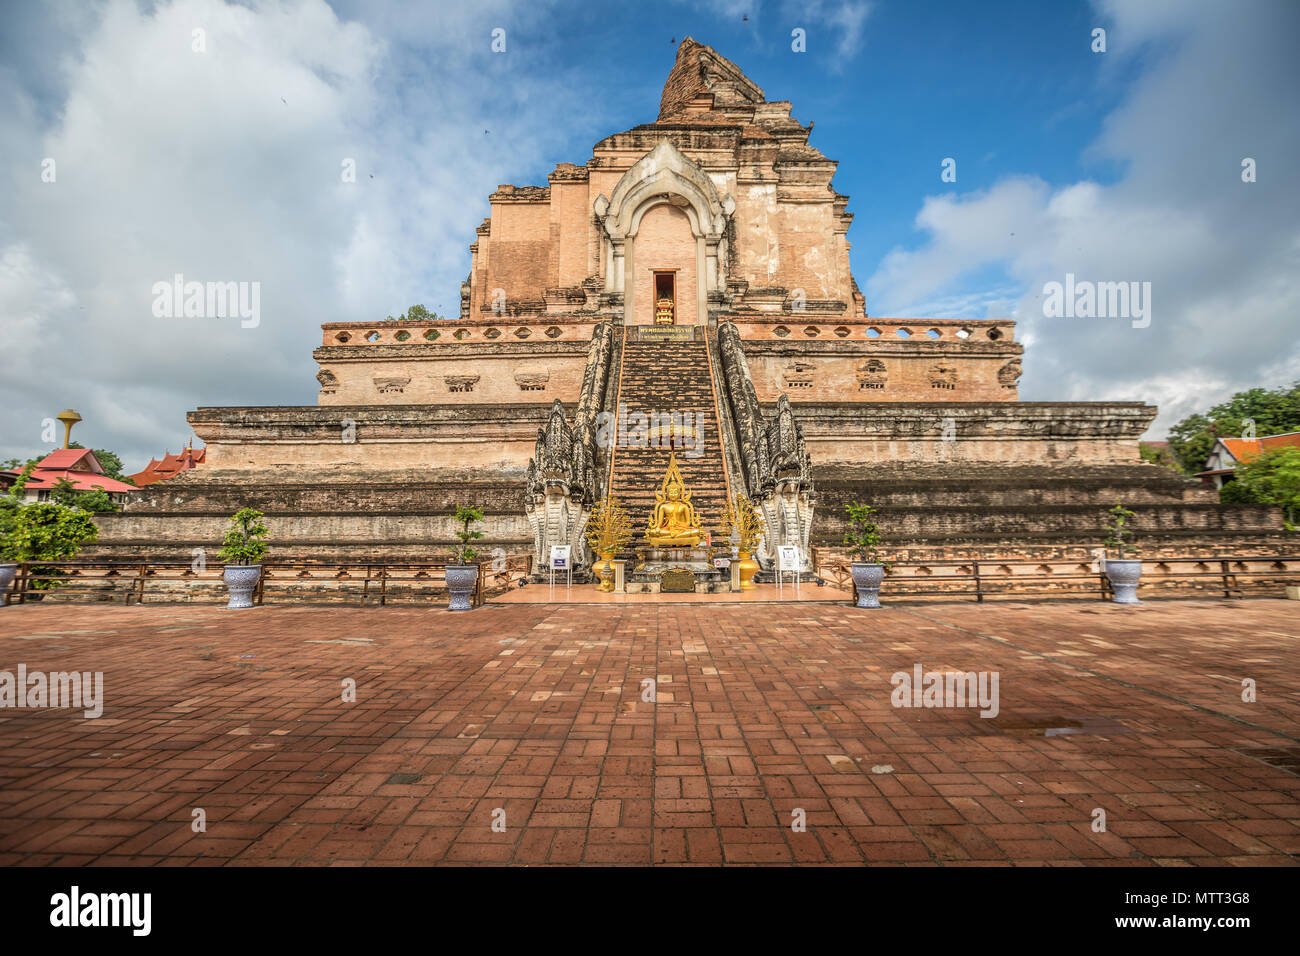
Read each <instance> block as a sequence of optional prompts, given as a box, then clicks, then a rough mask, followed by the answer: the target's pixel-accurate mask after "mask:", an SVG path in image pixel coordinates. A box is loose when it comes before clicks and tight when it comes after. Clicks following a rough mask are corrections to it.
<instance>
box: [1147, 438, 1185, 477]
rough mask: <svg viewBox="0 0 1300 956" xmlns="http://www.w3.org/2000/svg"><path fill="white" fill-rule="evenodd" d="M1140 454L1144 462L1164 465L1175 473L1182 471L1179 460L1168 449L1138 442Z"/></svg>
mask: <svg viewBox="0 0 1300 956" xmlns="http://www.w3.org/2000/svg"><path fill="white" fill-rule="evenodd" d="M1138 454H1139V455H1141V457H1142V460H1143V461H1147V462H1150V463H1151V464H1153V465H1163V466H1164V467H1166V468H1172V469H1173V470H1174V471H1181V470H1182V469H1181V468H1180V466H1179V464H1178V459H1177V458H1175V457H1174V455H1173V452H1171V451H1170V450H1169V449H1168V448H1167V447H1157V446H1155V445H1151V444H1148V443H1147V442H1138ZM1197 470H1198V471H1199V470H1200V469H1197Z"/></svg>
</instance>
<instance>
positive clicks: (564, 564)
mask: <svg viewBox="0 0 1300 956" xmlns="http://www.w3.org/2000/svg"><path fill="white" fill-rule="evenodd" d="M572 550H573V546H572V545H568V544H553V545H551V561H550V565H551V566H550V569H549V570H550V578H551V587H552V588H553V587H555V573H556V572H557V571H558V572H559V573H560V576H561V577H563V578H564V586H565V587H566V588H571V587H573V562H572V561H571V560H569V557H570V552H571V551H572Z"/></svg>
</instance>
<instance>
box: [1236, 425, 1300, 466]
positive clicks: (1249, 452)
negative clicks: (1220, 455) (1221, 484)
mask: <svg viewBox="0 0 1300 956" xmlns="http://www.w3.org/2000/svg"><path fill="white" fill-rule="evenodd" d="M1219 441H1221V442H1223V446H1224V447H1225V448H1227V449H1228V451H1229V452H1231V453H1232V457H1233V458H1235V459H1237V461H1240V462H1247V461H1250V460H1251V459H1252V458H1255V457H1256V456H1258V455H1261V454H1263V453H1264V452H1266V451H1270V450H1272V449H1275V448H1300V432H1287V433H1286V434H1284V435H1268V436H1266V437H1264V438H1253V439H1247V438H1220V439H1219Z"/></svg>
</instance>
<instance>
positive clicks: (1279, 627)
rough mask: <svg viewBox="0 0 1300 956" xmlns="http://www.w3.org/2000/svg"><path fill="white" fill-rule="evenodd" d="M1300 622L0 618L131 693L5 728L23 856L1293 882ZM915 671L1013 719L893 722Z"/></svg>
mask: <svg viewBox="0 0 1300 956" xmlns="http://www.w3.org/2000/svg"><path fill="white" fill-rule="evenodd" d="M1296 620H1297V605H1295V604H1293V603H1289V602H1285V601H1265V600H1260V601H1249V602H1235V603H1232V604H1227V603H1219V602H1204V601H1202V602H1192V601H1179V602H1168V603H1151V604H1147V605H1144V606H1142V607H1139V608H1119V607H1114V606H1110V605H1103V604H1098V605H1095V606H1091V607H1089V606H1080V605H1061V604H1058V605H1051V604H1038V605H1019V606H1006V605H1003V606H973V605H944V606H927V607H915V608H904V607H893V608H888V609H886V610H883V611H879V612H866V611H857V610H855V609H853V608H851V607H848V606H845V605H821V604H803V605H790V604H787V605H784V606H778V605H765V606H741V605H725V604H710V605H673V606H646V605H638V606H621V607H574V606H569V607H548V606H544V605H537V606H528V605H523V606H509V607H506V606H497V607H487V608H482V609H479V610H476V611H474V612H471V613H466V614H457V615H452V614H450V613H449V612H446V611H443V610H440V609H432V608H431V609H416V608H401V609H398V608H392V609H361V608H328V609H325V608H305V607H263V608H257V609H254V610H250V611H226V610H224V609H221V608H210V607H174V606H144V607H130V608H126V607H102V606H62V607H60V606H49V605H29V606H16V607H10V608H5V609H3V610H0V669H3V670H9V671H14V670H16V668H17V665H18V664H19V663H25V664H26V665H27V667H28V668H29V671H35V670H43V671H56V670H65V671H66V670H70V669H76V670H81V671H87V670H89V671H96V670H98V671H103V672H104V680H105V693H106V698H107V703H106V705H105V710H104V714H103V716H102V717H101V718H99V719H97V720H87V719H83V718H82V717H81V715H80V711H68V710H52V709H46V710H29V709H22V710H18V709H12V710H11V709H4V710H0V863H3V864H10V865H12V864H35V865H41V864H58V865H72V864H141V865H152V864H158V863H162V864H173V865H175V864H179V865H220V864H223V863H236V864H264V863H294V864H303V865H324V864H357V863H374V864H401V863H404V864H432V863H448V864H468V863H516V864H569V863H597V864H623V863H628V864H647V863H673V864H684V863H702V864H718V863H727V864H751V863H778V864H788V863H850V864H856V863H863V862H867V863H902V864H929V865H933V864H947V865H952V864H967V863H982V864H1041V863H1047V864H1059V865H1081V864H1084V865H1090V864H1104V865H1187V864H1192V865H1197V864H1224V863H1226V864H1233V865H1258V864H1291V863H1294V862H1295V860H1296V855H1297V853H1298V852H1300V801H1298V800H1297V790H1298V786H1297V785H1298V783H1300V780H1298V779H1297V776H1296V772H1295V768H1296V766H1297V755H1300V749H1298V747H1300V741H1298V740H1297V737H1298V736H1300V668H1298V667H1297V666H1296V665H1297V651H1296V647H1297V639H1298V638H1297V635H1298V634H1300V628H1297V625H1296ZM918 662H919V663H920V664H922V666H923V668H924V669H925V670H961V671H969V670H973V671H997V672H998V673H999V675H1000V706H1001V710H1000V713H999V714H998V716H997V717H996V718H993V719H984V718H981V717H979V716H978V714H977V712H976V711H975V710H970V709H965V710H962V709H903V708H895V707H893V706H891V704H890V691H891V686H890V681H889V678H890V675H891V674H892V673H893V672H895V671H900V670H901V671H908V672H910V671H911V670H912V667H913V665H914V664H916V663H918ZM345 678H351V679H353V680H355V681H356V685H357V700H356V702H355V703H344V702H343V700H342V682H343V680H344V679H345ZM646 678H653V679H654V680H655V681H656V682H657V685H656V686H657V700H656V701H655V702H654V703H647V702H644V701H643V700H642V699H641V697H642V681H643V679H646ZM1243 678H1251V679H1254V680H1255V681H1256V682H1257V686H1258V700H1257V702H1255V703H1245V702H1243V701H1242V700H1241V681H1242V679H1243ZM1049 728H1066V729H1067V730H1073V731H1077V732H1074V733H1065V734H1054V735H1052V736H1048V735H1047V733H1046V731H1047V729H1049ZM1287 767H1290V770H1288V769H1286V768H1287ZM194 808H202V809H203V810H204V812H205V813H206V816H207V831H206V832H204V833H195V832H193V830H192V828H191V821H192V811H193V810H194ZM1094 808H1102V809H1104V810H1105V812H1106V815H1107V824H1108V826H1107V829H1106V831H1105V832H1101V833H1095V832H1093V831H1092V829H1091V822H1092V813H1093V810H1094ZM797 809H798V810H802V811H803V813H804V815H805V816H806V820H807V828H806V830H805V831H804V832H796V831H794V830H793V829H792V827H791V822H792V813H793V812H794V811H796V810H797ZM500 811H503V813H504V824H505V827H504V832H501V831H500V830H499V829H497V830H494V828H493V820H494V817H496V818H500V817H501V816H502V813H501V812H500Z"/></svg>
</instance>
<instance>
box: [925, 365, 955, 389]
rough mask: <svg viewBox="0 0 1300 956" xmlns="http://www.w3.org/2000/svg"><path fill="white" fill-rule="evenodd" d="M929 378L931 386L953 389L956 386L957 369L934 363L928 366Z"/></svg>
mask: <svg viewBox="0 0 1300 956" xmlns="http://www.w3.org/2000/svg"><path fill="white" fill-rule="evenodd" d="M929 379H930V387H931V388H942V389H954V388H956V387H957V369H956V368H955V367H954V366H952V365H944V364H942V363H936V364H934V365H931V366H930V373H929Z"/></svg>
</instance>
